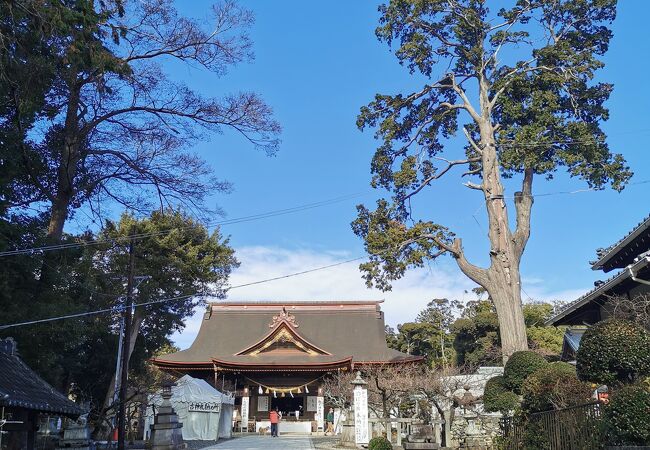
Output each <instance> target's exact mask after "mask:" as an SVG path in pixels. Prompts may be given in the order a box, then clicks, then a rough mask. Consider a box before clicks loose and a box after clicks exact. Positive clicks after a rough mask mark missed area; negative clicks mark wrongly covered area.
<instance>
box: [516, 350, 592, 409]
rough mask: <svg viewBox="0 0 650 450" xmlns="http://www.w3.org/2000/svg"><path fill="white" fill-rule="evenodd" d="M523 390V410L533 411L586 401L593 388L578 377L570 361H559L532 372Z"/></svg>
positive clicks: (574, 404)
mask: <svg viewBox="0 0 650 450" xmlns="http://www.w3.org/2000/svg"><path fill="white" fill-rule="evenodd" d="M521 393H522V402H521V409H522V411H524V412H526V413H532V412H539V411H549V410H552V409H560V408H567V407H569V406H577V405H582V404H584V403H587V402H588V401H589V399H590V397H591V393H592V388H591V386H590V385H589V384H588V383H586V382H584V381H580V380H579V379H578V377H577V376H576V371H575V368H574V367H573V366H572V365H571V364H568V363H564V362H556V363H551V364H547V365H545V366H542V367H540V368H538V369H537V370H535V371H534V372H533V373H532V374H530V375H529V376H528V377H527V378H526V379H525V381H524V382H523V385H522V387H521Z"/></svg>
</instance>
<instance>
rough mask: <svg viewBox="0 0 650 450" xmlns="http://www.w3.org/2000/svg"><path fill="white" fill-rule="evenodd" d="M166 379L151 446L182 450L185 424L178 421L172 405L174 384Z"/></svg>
mask: <svg viewBox="0 0 650 450" xmlns="http://www.w3.org/2000/svg"><path fill="white" fill-rule="evenodd" d="M173 385H174V384H173V383H171V382H169V381H166V382H164V383H163V386H162V398H163V401H162V404H161V405H160V407H159V408H158V412H157V414H156V416H155V418H154V423H153V425H151V439H150V441H149V442H150V448H151V449H152V450H180V449H184V448H185V444H183V435H182V432H181V428H182V427H183V424H182V423H180V422H179V421H178V416H177V415H176V412H175V411H174V408H173V407H172V403H171V401H170V399H171V398H172V386H173Z"/></svg>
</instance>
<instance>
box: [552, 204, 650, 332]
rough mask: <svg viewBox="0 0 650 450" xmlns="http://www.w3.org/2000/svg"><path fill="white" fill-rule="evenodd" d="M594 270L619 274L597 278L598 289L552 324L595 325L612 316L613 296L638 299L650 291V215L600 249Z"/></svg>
mask: <svg viewBox="0 0 650 450" xmlns="http://www.w3.org/2000/svg"><path fill="white" fill-rule="evenodd" d="M596 253H597V258H598V259H597V260H596V261H594V262H592V263H591V264H592V269H593V270H603V271H604V272H611V271H613V270H618V272H617V273H616V274H614V275H613V276H611V277H610V278H608V279H606V280H604V281H597V282H596V283H594V284H595V288H594V289H592V290H591V291H589V292H587V293H586V294H584V295H582V296H581V297H580V298H578V299H576V300H575V301H573V302H571V303H569V304H568V305H567V306H566V307H565V308H564V309H562V310H561V311H559V312H558V313H557V314H555V315H554V316H553V317H551V318H550V319H549V320H548V322H547V324H549V325H591V324H594V323H596V322H599V321H601V320H604V319H606V318H607V317H609V316H610V315H611V304H610V303H609V300H610V299H611V298H612V297H615V296H620V297H625V298H627V299H628V300H634V299H635V298H637V297H638V296H639V295H642V294H650V216H648V217H646V218H645V219H644V220H643V221H641V222H640V223H639V224H638V225H637V226H636V227H635V228H634V229H632V231H630V232H629V233H627V234H626V235H625V236H624V237H623V238H622V239H620V240H619V241H618V242H616V243H615V244H613V245H611V246H609V247H607V248H604V249H598V250H597V251H596Z"/></svg>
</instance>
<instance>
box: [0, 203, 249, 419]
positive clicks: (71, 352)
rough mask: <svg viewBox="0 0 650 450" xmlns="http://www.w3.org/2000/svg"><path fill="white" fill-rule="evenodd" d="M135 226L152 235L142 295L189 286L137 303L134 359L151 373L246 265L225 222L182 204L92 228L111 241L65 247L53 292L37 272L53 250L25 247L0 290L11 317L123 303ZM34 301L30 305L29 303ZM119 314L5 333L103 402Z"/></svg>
mask: <svg viewBox="0 0 650 450" xmlns="http://www.w3.org/2000/svg"><path fill="white" fill-rule="evenodd" d="M11 229H13V228H11ZM15 231H16V232H26V231H29V229H27V228H21V229H17V230H15ZM41 232H42V231H41ZM131 234H139V235H143V234H145V235H146V236H143V237H141V238H139V239H137V240H136V241H135V273H136V275H138V276H148V277H149V278H148V279H147V280H145V281H143V282H142V283H141V284H140V285H139V286H138V292H137V295H136V297H135V301H136V302H137V303H144V302H148V301H155V300H160V299H166V298H171V297H178V296H188V297H187V298H182V299H179V300H176V301H170V302H166V303H161V304H156V305H150V306H146V307H141V308H136V313H135V316H134V323H136V322H138V323H139V324H140V327H139V329H140V333H139V335H138V337H137V339H136V341H135V348H134V351H133V355H132V357H131V363H130V368H131V371H132V373H133V375H134V376H135V377H141V378H142V377H144V375H145V370H146V367H145V361H146V360H147V359H148V358H150V357H151V356H152V355H153V354H154V353H155V352H156V351H158V350H159V349H160V348H162V347H164V346H168V345H169V337H170V336H171V334H172V333H173V332H175V331H177V330H181V329H182V328H183V327H184V320H185V319H186V318H187V317H188V316H189V315H190V314H191V313H192V312H193V309H194V307H195V306H196V305H198V304H199V303H201V302H202V301H203V296H204V295H210V296H212V295H214V296H216V297H221V296H223V294H224V287H225V284H226V282H227V279H228V276H229V274H230V271H231V269H232V268H233V267H235V266H236V265H237V261H236V260H235V258H234V254H233V250H232V248H230V246H229V244H228V241H227V239H224V238H223V237H222V236H221V235H220V233H219V231H215V232H213V233H208V231H207V230H206V229H205V227H204V226H203V225H201V224H200V223H197V222H195V221H194V220H192V219H190V218H189V217H187V216H186V215H185V214H182V213H180V212H178V211H173V210H169V211H165V212H164V213H162V212H155V213H153V214H152V215H151V216H150V217H149V218H144V219H140V220H138V219H136V218H134V217H133V216H130V215H126V214H125V215H123V216H122V218H121V220H120V221H119V222H117V223H113V222H107V224H106V226H105V228H104V229H103V230H102V231H101V232H100V233H98V234H97V235H96V236H93V235H86V236H84V238H86V239H90V238H98V239H100V240H101V241H102V242H101V243H98V244H97V245H91V246H85V247H82V248H74V249H69V250H65V251H63V252H62V253H61V254H60V257H61V260H62V262H61V264H60V266H59V269H58V270H56V271H53V272H52V274H53V277H52V278H51V280H52V282H53V283H54V286H53V288H52V290H51V291H48V292H47V295H42V293H41V292H39V283H38V280H37V279H36V276H37V273H38V268H39V267H40V264H41V263H42V262H43V257H42V256H41V255H38V254H36V255H30V256H28V257H22V256H19V257H16V258H15V259H13V260H12V261H13V262H14V264H12V265H9V267H10V268H11V270H4V271H2V272H1V273H0V282H1V283H2V285H3V286H4V287H5V289H4V290H3V291H2V292H1V293H0V295H1V296H2V297H0V303H1V304H2V305H3V315H2V322H3V324H8V323H17V322H22V321H26V320H33V319H41V318H48V317H53V316H59V315H65V314H72V313H79V312H85V311H94V310H99V309H106V308H112V307H115V306H118V305H120V304H121V303H122V301H123V295H124V282H125V277H126V274H127V267H128V243H129V240H128V239H125V237H126V236H128V235H131ZM5 245H6V244H5ZM16 264H17V265H16ZM28 302H29V304H30V307H29V308H25V304H27V303H28ZM118 320H119V315H118V314H106V313H105V314H99V315H91V316H86V317H79V318H74V319H69V320H62V321H56V322H50V323H46V324H40V325H32V326H24V327H16V328H8V329H4V330H1V331H0V335H1V336H3V337H4V336H13V337H14V338H15V339H16V340H17V342H18V345H19V349H20V352H21V355H22V356H23V358H24V359H25V361H26V362H27V363H28V364H29V365H30V366H31V367H33V368H34V369H35V370H36V371H37V372H38V373H39V374H41V375H42V376H43V377H44V378H45V379H47V380H48V381H49V382H51V383H52V384H53V385H54V386H56V387H58V388H59V389H61V390H63V391H67V390H69V389H73V390H75V391H76V395H77V396H78V398H80V399H82V400H85V401H90V402H91V405H92V408H93V411H94V412H98V409H99V408H101V406H102V403H103V402H104V399H105V396H106V393H107V389H108V385H109V382H110V379H111V376H112V375H113V373H114V370H115V358H116V353H117V351H116V350H117V326H118Z"/></svg>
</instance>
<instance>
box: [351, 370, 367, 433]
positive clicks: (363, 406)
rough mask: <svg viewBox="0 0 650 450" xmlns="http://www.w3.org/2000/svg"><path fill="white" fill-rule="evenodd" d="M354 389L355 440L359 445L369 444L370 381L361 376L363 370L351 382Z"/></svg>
mask: <svg viewBox="0 0 650 450" xmlns="http://www.w3.org/2000/svg"><path fill="white" fill-rule="evenodd" d="M350 384H352V386H354V389H353V391H352V394H353V398H354V442H355V444H357V446H362V445H366V444H368V442H369V441H370V433H369V429H368V383H366V382H365V381H364V380H363V378H361V372H357V377H356V378H355V379H354V380H352V381H351V382H350Z"/></svg>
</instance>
